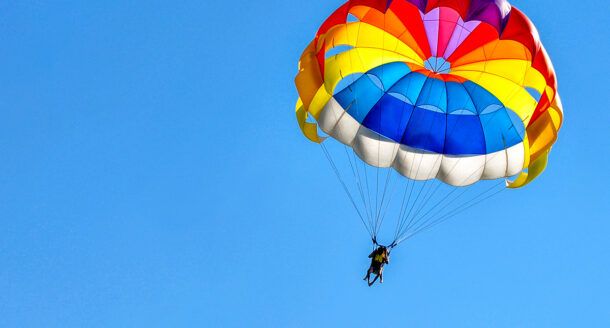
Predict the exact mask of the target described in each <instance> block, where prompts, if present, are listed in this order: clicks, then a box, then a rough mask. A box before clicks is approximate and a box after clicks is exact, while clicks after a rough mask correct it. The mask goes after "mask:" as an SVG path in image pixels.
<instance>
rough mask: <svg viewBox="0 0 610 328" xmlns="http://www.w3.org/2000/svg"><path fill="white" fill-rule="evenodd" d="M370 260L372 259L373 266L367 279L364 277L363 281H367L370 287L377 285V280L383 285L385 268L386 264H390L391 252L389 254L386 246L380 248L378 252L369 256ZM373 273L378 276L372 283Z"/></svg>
mask: <svg viewBox="0 0 610 328" xmlns="http://www.w3.org/2000/svg"><path fill="white" fill-rule="evenodd" d="M369 258H370V259H371V266H370V267H369V269H368V271H367V272H366V277H364V279H363V280H366V281H367V282H368V284H369V286H371V285H372V284H374V283H375V281H376V280H377V278H379V282H380V283H382V284H383V266H384V265H385V264H390V252H388V248H387V247H385V246H379V247H378V248H377V249H376V250H374V251H373V252H372V253H371V254H369ZM371 273H374V274H376V275H377V276H376V277H375V279H373V281H371Z"/></svg>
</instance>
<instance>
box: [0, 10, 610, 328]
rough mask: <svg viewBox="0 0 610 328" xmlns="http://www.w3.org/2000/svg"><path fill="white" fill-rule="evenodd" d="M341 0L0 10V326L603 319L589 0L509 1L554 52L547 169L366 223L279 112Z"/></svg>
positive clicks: (598, 57) (599, 102)
mask: <svg viewBox="0 0 610 328" xmlns="http://www.w3.org/2000/svg"><path fill="white" fill-rule="evenodd" d="M341 3H342V1H335V0H333V1H330V0H324V1H267V0H265V1H215V0H208V1H196V2H181V3H176V2H175V1H103V2H102V1H62V2H61V3H53V2H50V1H48V2H45V1H27V0H24V1H4V2H2V3H1V4H0V44H1V45H2V47H1V49H2V51H0V63H2V64H1V65H0V113H2V116H1V119H0V150H1V151H0V154H2V158H3V159H2V160H1V161H0V226H1V227H0V326H2V327H202V326H203V327H337V326H340V327H370V326H373V325H378V326H381V327H388V326H390V327H396V326H401V327H421V328H424V327H456V328H457V327H470V328H473V327H510V328H513V327H536V328H541V327H553V328H559V327H588V328H593V327H608V326H610V313H609V311H608V309H609V308H610V300H609V297H608V295H610V282H609V277H610V261H609V260H608V254H609V253H610V238H608V231H610V222H609V220H608V210H609V209H610V206H609V205H608V199H607V190H606V187H607V185H608V182H610V178H609V175H608V169H607V163H608V162H609V161H610V158H609V155H608V152H609V150H610V149H609V143H608V137H609V135H608V122H609V121H610V117H609V114H608V107H609V105H610V104H609V102H608V100H607V93H608V86H607V76H608V75H609V74H610V72H609V70H608V67H609V66H608V65H606V64H604V63H603V62H604V60H605V59H604V58H605V54H607V53H608V52H609V51H610V46H609V45H608V42H607V41H608V33H607V21H608V19H607V17H606V9H607V4H606V2H604V1H583V2H576V1H552V0H540V1H524V0H521V1H512V2H511V3H512V4H513V5H514V6H516V7H518V8H519V9H521V10H522V11H524V12H525V13H526V14H527V15H528V16H529V17H530V18H531V19H532V20H533V21H534V23H535V24H536V26H537V27H538V29H539V31H540V35H541V38H542V40H543V42H544V44H545V46H546V48H547V50H548V52H549V53H550V56H551V58H552V60H553V63H554V65H555V68H556V71H557V75H558V79H559V92H560V94H561V96H562V100H563V104H564V109H565V124H564V126H563V128H562V130H561V132H560V136H559V141H558V142H557V144H556V146H555V147H554V148H553V151H552V153H551V158H550V164H549V167H548V169H547V170H546V172H545V173H544V174H543V175H542V176H541V177H540V178H539V179H537V180H536V181H535V182H534V183H532V184H531V185H529V186H527V187H526V188H523V189H520V190H517V191H508V192H505V193H502V194H501V195H502V196H499V197H496V198H492V199H491V200H489V201H488V202H485V203H484V204H481V205H479V206H477V207H476V208H474V209H471V210H469V211H467V212H465V213H464V214H462V215H460V216H459V217H457V218H455V219H453V220H451V221H449V222H446V223H444V224H443V225H441V226H439V227H437V228H435V229H434V230H432V231H429V232H427V233H425V234H421V235H419V236H417V238H413V239H412V240H410V241H409V242H408V243H405V244H402V245H401V246H400V248H398V249H397V250H396V251H395V252H394V253H393V254H392V261H391V264H390V265H389V266H388V267H387V269H386V277H385V278H386V279H385V280H386V281H385V283H384V284H383V285H381V286H376V287H374V288H368V287H366V285H365V284H364V283H363V281H362V280H361V278H362V276H363V274H364V271H365V269H366V267H367V265H368V263H367V258H366V255H367V254H368V252H369V251H370V244H369V240H368V237H367V235H366V233H365V231H364V229H363V228H362V226H361V225H360V223H359V222H358V219H357V217H356V215H355V214H354V213H353V210H352V208H351V207H350V205H349V203H348V201H347V199H346V198H345V195H344V194H343V192H342V190H341V189H340V186H339V184H338V183H337V182H336V180H335V177H334V175H333V173H332V171H331V170H330V169H329V167H328V164H327V163H326V160H325V159H324V156H323V155H322V153H321V152H320V150H319V147H318V146H316V145H314V144H312V143H310V142H308V141H307V140H306V139H305V138H304V137H302V135H301V133H300V131H299V129H298V126H297V124H296V120H295V117H294V103H295V100H296V98H297V93H296V90H295V87H294V83H293V79H294V76H295V74H296V72H297V61H298V57H299V55H300V53H301V51H302V49H303V48H304V47H305V46H306V45H307V44H308V42H309V41H310V40H311V39H312V38H313V35H314V33H315V31H316V30H317V28H318V26H319V25H320V24H321V23H322V21H323V20H324V18H325V17H326V16H327V15H329V14H330V13H331V12H332V11H333V10H334V9H335V8H336V7H338V6H339V5H341Z"/></svg>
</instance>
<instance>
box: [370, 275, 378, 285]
mask: <svg viewBox="0 0 610 328" xmlns="http://www.w3.org/2000/svg"><path fill="white" fill-rule="evenodd" d="M377 278H379V275H376V276H375V279H373V281H371V282H369V287H370V286H371V285H373V284H374V283H375V281H377Z"/></svg>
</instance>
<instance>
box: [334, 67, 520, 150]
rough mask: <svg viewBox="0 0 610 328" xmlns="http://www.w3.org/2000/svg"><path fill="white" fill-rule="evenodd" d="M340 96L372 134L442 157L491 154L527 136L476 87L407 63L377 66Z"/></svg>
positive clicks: (501, 107) (510, 113)
mask: <svg viewBox="0 0 610 328" xmlns="http://www.w3.org/2000/svg"><path fill="white" fill-rule="evenodd" d="M352 79H353V77H352ZM334 98H335V99H336V100H337V102H338V103H339V104H340V105H341V106H342V107H343V108H344V109H346V111H347V113H348V114H349V115H351V116H352V117H353V118H354V119H355V120H356V121H358V122H359V123H360V124H362V125H363V126H365V127H367V128H369V129H371V130H372V131H374V132H376V133H378V134H380V135H382V136H385V137H387V138H389V139H392V140H394V141H396V142H398V143H401V144H404V145H407V146H410V147H414V148H418V149H422V150H427V151H431V152H435V153H439V154H450V155H481V154H489V153H493V152H497V151H500V150H503V149H505V148H509V147H511V146H514V145H516V144H518V143H520V142H522V141H523V138H524V135H525V126H524V125H523V122H522V121H521V119H520V118H519V117H518V116H517V115H516V114H515V113H514V112H513V111H512V110H510V109H508V108H506V107H504V105H503V104H502V103H501V102H500V101H499V100H498V99H497V98H496V97H495V96H493V95H492V94H491V93H490V92H488V91H487V90H485V89H484V88H482V87H481V86H479V85H477V84H476V83H473V82H470V81H467V82H464V83H459V82H444V81H442V80H439V79H436V78H434V77H432V76H426V75H424V74H422V73H418V72H411V70H410V69H409V67H408V66H407V65H406V64H404V63H390V64H386V65H382V66H379V67H376V68H374V69H372V70H370V71H369V72H367V73H366V74H363V75H361V76H360V77H358V78H357V79H355V82H353V83H349V84H348V85H347V87H345V88H344V89H342V90H341V91H339V92H337V93H336V94H335V96H334Z"/></svg>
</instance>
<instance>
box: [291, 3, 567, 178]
mask: <svg viewBox="0 0 610 328" xmlns="http://www.w3.org/2000/svg"><path fill="white" fill-rule="evenodd" d="M296 86H297V89H298V92H299V96H300V98H299V100H298V102H297V108H296V113H297V119H298V122H299V125H300V127H301V129H302V131H303V133H304V134H305V136H306V137H307V138H309V139H310V140H312V141H314V142H317V143H322V142H323V141H324V139H325V137H321V136H319V135H318V127H319V128H320V130H322V131H323V132H324V133H326V134H327V135H328V136H330V137H331V138H333V139H335V140H338V141H339V142H341V143H342V144H344V145H346V146H349V147H351V148H352V149H353V151H354V152H355V154H357V156H358V157H359V158H360V159H361V160H362V161H364V162H366V163H367V164H369V165H371V166H373V167H377V168H386V167H391V168H393V169H394V170H396V171H397V172H399V173H400V174H401V175H402V176H405V177H406V178H408V179H411V180H417V181H426V180H431V179H439V180H441V181H443V182H444V183H446V184H448V185H451V186H458V187H459V186H468V185H472V184H475V183H477V182H478V181H480V180H493V179H501V178H507V177H511V176H515V175H518V176H517V178H516V179H515V180H514V181H512V182H511V181H509V180H506V181H507V184H506V185H507V186H508V187H509V188H518V187H522V186H524V185H526V184H528V183H529V182H531V181H532V180H533V179H535V178H536V177H537V176H538V175H539V174H540V173H541V172H542V171H543V170H544V169H545V167H546V163H547V156H548V154H549V151H550V149H551V146H552V145H553V143H554V142H555V140H556V139H557V132H558V130H559V128H560V126H561V123H562V120H563V111H562V106H561V101H560V99H559V95H558V94H557V81H556V77H555V72H554V70H553V66H552V64H551V61H550V59H549V57H548V55H547V53H546V51H545V49H544V47H543V46H542V44H541V43H540V40H539V37H538V32H537V31H536V28H535V27H534V25H533V24H532V23H531V22H530V20H529V19H528V18H527V17H526V16H525V15H524V14H523V13H522V12H520V11H519V10H517V9H516V8H513V7H511V6H510V5H509V3H508V2H507V1H504V0H436V1H435V0H428V1H426V0H351V1H348V2H347V3H345V4H344V5H343V6H341V7H340V8H339V9H338V10H337V11H335V12H334V13H333V14H332V15H331V16H330V17H329V18H328V19H327V20H326V21H325V22H324V23H323V24H322V26H321V28H320V29H319V30H318V33H317V34H316V36H315V39H314V40H313V41H312V42H311V43H310V44H309V46H308V47H307V48H306V49H305V51H304V52H303V54H302V56H301V59H300V63H299V73H298V75H297V77H296ZM308 117H313V119H314V120H315V121H316V122H317V124H316V123H314V122H311V119H309V120H308Z"/></svg>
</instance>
